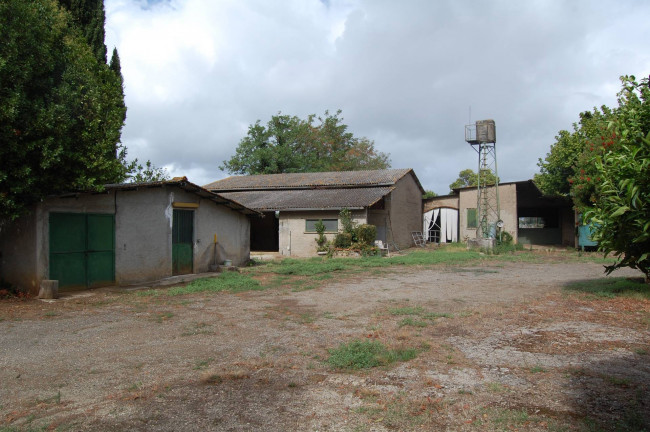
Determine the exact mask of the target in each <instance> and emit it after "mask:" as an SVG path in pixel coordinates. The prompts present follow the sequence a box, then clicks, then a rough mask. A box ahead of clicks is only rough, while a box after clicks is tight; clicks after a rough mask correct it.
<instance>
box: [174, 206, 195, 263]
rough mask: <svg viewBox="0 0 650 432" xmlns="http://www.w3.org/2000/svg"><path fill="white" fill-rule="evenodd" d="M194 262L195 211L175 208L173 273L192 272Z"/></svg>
mask: <svg viewBox="0 0 650 432" xmlns="http://www.w3.org/2000/svg"><path fill="white" fill-rule="evenodd" d="M193 262H194V212H193V211H192V210H178V209H174V215H173V222H172V274H174V275H180V274H187V273H192V271H193Z"/></svg>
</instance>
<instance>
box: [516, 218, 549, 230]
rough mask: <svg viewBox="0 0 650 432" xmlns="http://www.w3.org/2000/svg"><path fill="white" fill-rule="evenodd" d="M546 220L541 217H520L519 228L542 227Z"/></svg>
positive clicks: (544, 225)
mask: <svg viewBox="0 0 650 432" xmlns="http://www.w3.org/2000/svg"><path fill="white" fill-rule="evenodd" d="M544 227H546V221H545V220H544V218H543V217H520V218H519V228H544Z"/></svg>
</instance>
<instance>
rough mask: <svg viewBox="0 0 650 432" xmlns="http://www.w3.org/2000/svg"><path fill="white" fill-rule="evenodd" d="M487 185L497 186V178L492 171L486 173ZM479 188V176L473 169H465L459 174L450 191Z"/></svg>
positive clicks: (450, 186)
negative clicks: (472, 187)
mask: <svg viewBox="0 0 650 432" xmlns="http://www.w3.org/2000/svg"><path fill="white" fill-rule="evenodd" d="M485 179H486V185H493V184H496V182H497V178H496V176H495V175H494V173H493V172H492V171H491V170H486V171H485ZM471 186H478V174H477V173H476V172H474V170H472V169H469V168H468V169H464V170H462V171H461V172H459V173H458V178H457V179H456V181H454V182H453V183H452V184H450V185H449V190H450V191H453V190H454V189H459V188H464V187H471Z"/></svg>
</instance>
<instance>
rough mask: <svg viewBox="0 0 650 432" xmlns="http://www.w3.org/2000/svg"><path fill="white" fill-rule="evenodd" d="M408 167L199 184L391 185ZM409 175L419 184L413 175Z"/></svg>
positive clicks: (222, 187) (220, 187)
mask: <svg viewBox="0 0 650 432" xmlns="http://www.w3.org/2000/svg"><path fill="white" fill-rule="evenodd" d="M412 172H413V170H412V169H410V168H404V169H385V170H367V171H331V172H314V173H288V174H262V175H250V176H232V177H228V178H225V179H223V180H217V181H215V182H212V183H210V184H207V185H205V186H203V187H204V188H206V189H209V190H213V191H220V192H225V191H237V190H273V189H307V188H341V187H372V186H392V185H394V184H395V183H396V182H397V181H398V180H399V179H401V178H402V177H404V176H405V175H407V174H408V173H412ZM413 178H414V179H415V181H416V183H417V184H418V186H420V188H421V187H422V186H421V185H420V183H419V181H418V180H417V177H415V174H413Z"/></svg>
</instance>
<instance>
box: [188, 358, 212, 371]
mask: <svg viewBox="0 0 650 432" xmlns="http://www.w3.org/2000/svg"><path fill="white" fill-rule="evenodd" d="M212 361H214V359H213V358H212V357H210V358H208V359H205V360H197V361H196V362H195V363H194V367H193V368H192V369H194V370H204V369H207V367H208V366H210V363H212Z"/></svg>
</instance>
